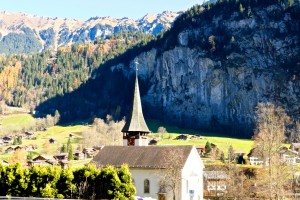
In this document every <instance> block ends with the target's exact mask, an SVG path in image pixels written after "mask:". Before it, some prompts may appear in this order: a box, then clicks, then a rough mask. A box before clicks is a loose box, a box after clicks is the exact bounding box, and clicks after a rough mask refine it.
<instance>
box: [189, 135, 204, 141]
mask: <svg viewBox="0 0 300 200" xmlns="http://www.w3.org/2000/svg"><path fill="white" fill-rule="evenodd" d="M190 139H191V140H201V139H202V137H201V136H198V135H192V136H191V137H190Z"/></svg>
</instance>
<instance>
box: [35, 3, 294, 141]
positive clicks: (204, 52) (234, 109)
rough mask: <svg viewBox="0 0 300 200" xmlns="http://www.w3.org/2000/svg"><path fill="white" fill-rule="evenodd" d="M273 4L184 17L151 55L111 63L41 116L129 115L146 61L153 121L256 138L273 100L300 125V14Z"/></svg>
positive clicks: (147, 104)
mask: <svg viewBox="0 0 300 200" xmlns="http://www.w3.org/2000/svg"><path fill="white" fill-rule="evenodd" d="M251 2H253V1H251ZM272 2H273V1H264V0H262V1H257V2H256V3H257V6H252V7H251V9H248V11H247V12H246V11H243V10H242V9H239V7H241V6H239V4H237V5H236V4H234V2H232V1H218V4H216V5H215V6H211V7H210V8H209V9H208V7H206V8H203V7H199V6H198V7H194V8H193V9H192V10H191V11H189V12H190V13H193V12H194V10H195V11H196V12H198V14H196V15H193V14H191V16H187V15H188V14H186V13H185V14H183V15H182V16H180V17H178V18H177V20H176V21H175V22H174V25H173V27H172V28H171V30H170V31H168V32H166V33H165V34H164V37H163V38H162V39H158V40H157V41H156V43H155V44H153V45H152V46H148V48H147V50H144V51H140V53H139V54H138V55H126V56H123V57H122V59H123V60H122V59H121V58H120V59H119V60H118V59H117V58H116V59H115V60H114V61H113V62H110V63H106V64H105V65H103V66H102V67H100V69H99V71H98V73H97V76H96V78H95V79H94V80H91V81H90V82H89V83H88V84H86V85H83V86H82V87H81V88H80V89H79V90H77V91H76V92H75V94H70V95H69V96H68V97H67V98H61V99H59V98H57V99H54V100H52V101H49V102H45V103H44V104H43V105H41V106H40V110H41V111H42V110H43V109H44V110H46V109H49V108H52V109H53V110H55V109H60V111H61V112H60V113H61V114H62V115H61V116H63V115H64V113H68V115H69V116H76V117H78V118H80V117H81V118H82V117H83V113H85V114H86V115H85V117H88V116H93V114H97V115H98V116H101V115H102V116H105V114H107V113H108V114H113V113H116V110H120V109H117V108H118V107H119V108H122V111H121V112H119V113H121V115H126V114H127V113H128V112H129V108H130V102H131V98H132V95H131V92H129V91H131V90H132V88H133V86H132V88H131V87H130V84H131V83H133V82H134V81H133V80H134V74H135V66H134V64H133V63H134V61H135V60H138V62H139V63H140V66H139V80H140V81H139V83H140V91H141V96H142V104H143V112H144V115H145V116H146V119H147V118H154V119H159V120H162V121H164V122H166V123H172V124H175V125H178V126H181V127H185V128H196V129H197V130H204V131H211V132H223V133H228V134H234V135H236V136H247V137H249V136H251V135H252V134H253V127H254V122H255V108H256V106H257V104H258V103H259V102H272V103H274V104H275V105H277V106H282V107H283V108H284V109H285V110H286V111H287V113H288V115H290V116H291V117H292V119H294V120H299V116H300V47H299V46H300V45H299V35H300V34H299V32H300V27H299V24H300V15H299V13H300V10H299V6H298V5H294V6H289V7H286V6H283V5H279V4H278V3H277V1H274V4H272ZM226 3H227V4H229V3H231V4H234V5H230V6H228V5H227V6H226V5H224V4H226ZM254 3H255V2H254ZM266 4H268V5H266ZM245 5H249V4H248V3H245ZM245 5H244V7H245ZM234 6H235V7H234ZM205 9H207V10H208V11H207V12H206V11H205ZM220 9H221V10H220ZM241 10H242V11H241ZM199 12H200V13H199ZM130 56H131V58H133V59H129V58H128V59H127V60H126V59H124V57H130ZM128 63H129V64H128ZM95 91H97V92H95ZM53 105H56V107H54V106H53ZM70 105H72V106H73V108H76V109H69V108H68V107H70ZM79 105H80V106H79ZM126 109H127V111H126ZM121 117H122V116H121Z"/></svg>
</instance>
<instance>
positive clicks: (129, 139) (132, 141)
mask: <svg viewBox="0 0 300 200" xmlns="http://www.w3.org/2000/svg"><path fill="white" fill-rule="evenodd" d="M134 141H135V138H128V146H134V144H135V143H134Z"/></svg>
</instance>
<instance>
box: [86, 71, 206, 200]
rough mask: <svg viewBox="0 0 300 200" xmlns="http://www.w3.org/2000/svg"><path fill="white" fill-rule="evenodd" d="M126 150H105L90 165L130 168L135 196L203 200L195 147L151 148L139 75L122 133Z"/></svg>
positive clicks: (199, 162) (121, 148)
mask: <svg viewBox="0 0 300 200" xmlns="http://www.w3.org/2000/svg"><path fill="white" fill-rule="evenodd" d="M122 133H123V146H105V147H104V148H103V149H102V150H101V151H100V152H99V153H98V154H97V155H96V156H95V157H94V158H93V160H92V161H91V162H92V163H94V164H96V165H97V166H98V167H105V166H108V165H112V166H115V167H120V166H121V165H122V164H127V165H128V167H129V170H130V172H131V174H132V178H133V183H134V185H135V187H136V190H137V191H136V196H139V197H141V198H143V197H144V198H146V197H150V198H153V199H158V200H167V199H174V198H173V197H175V199H176V200H184V199H193V200H202V199H203V168H204V165H203V163H202V160H201V158H200V156H199V154H198V152H197V150H196V148H195V147H194V146H148V142H149V141H148V137H147V135H148V134H149V133H150V131H149V129H148V126H147V124H146V122H145V119H144V116H143V111H142V104H141V97H140V91H139V84H138V76H137V72H136V77H135V88H134V95H133V103H132V107H131V112H130V115H129V116H128V118H127V120H126V123H125V125H124V127H123V129H122Z"/></svg>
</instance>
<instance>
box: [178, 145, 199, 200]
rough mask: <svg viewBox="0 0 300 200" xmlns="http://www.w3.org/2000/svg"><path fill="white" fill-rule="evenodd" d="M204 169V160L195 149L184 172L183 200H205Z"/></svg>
mask: <svg viewBox="0 0 300 200" xmlns="http://www.w3.org/2000/svg"><path fill="white" fill-rule="evenodd" d="M203 168H204V165H203V163H202V160H201V158H200V156H199V154H198V152H197V150H196V148H193V149H192V152H191V154H190V155H189V157H188V159H187V161H186V163H185V165H184V168H183V170H182V187H181V199H191V200H203ZM191 196H193V198H191Z"/></svg>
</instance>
